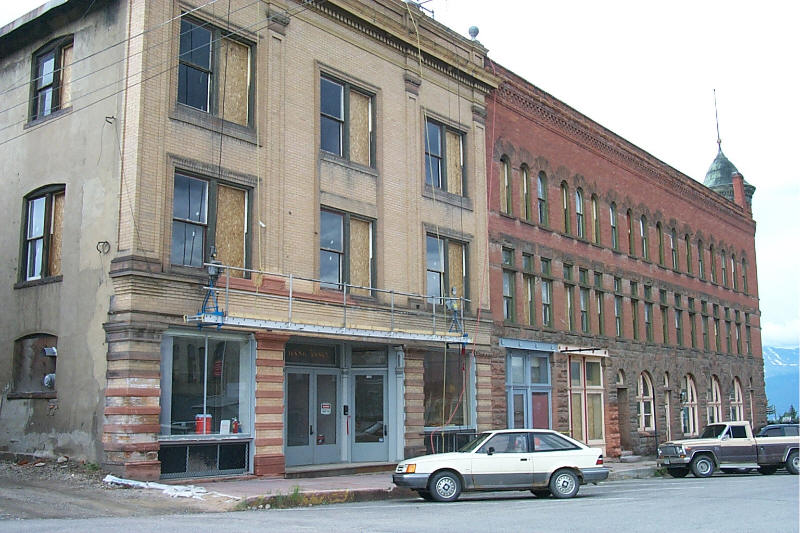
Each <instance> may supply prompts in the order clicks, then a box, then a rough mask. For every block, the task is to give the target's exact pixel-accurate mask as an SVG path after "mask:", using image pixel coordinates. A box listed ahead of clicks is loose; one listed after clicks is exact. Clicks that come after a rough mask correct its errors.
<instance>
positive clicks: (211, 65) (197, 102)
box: [178, 16, 252, 126]
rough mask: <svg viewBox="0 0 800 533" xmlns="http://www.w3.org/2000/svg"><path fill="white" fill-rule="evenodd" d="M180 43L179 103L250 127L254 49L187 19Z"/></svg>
mask: <svg viewBox="0 0 800 533" xmlns="http://www.w3.org/2000/svg"><path fill="white" fill-rule="evenodd" d="M179 42H180V50H179V53H178V103H181V104H184V105H186V106H189V107H193V108H195V109H199V110H200V111H205V112H207V113H212V114H215V115H217V116H220V117H222V118H223V119H225V120H228V121H230V122H235V123H237V124H241V125H243V126H247V125H249V124H250V111H251V105H250V100H251V91H250V85H251V80H252V72H251V65H252V63H251V51H252V50H251V48H252V46H251V45H249V44H247V43H245V42H241V41H238V40H234V39H232V38H230V37H229V36H227V32H224V31H223V30H220V29H219V28H216V27H214V26H212V25H210V24H208V23H206V22H201V21H199V20H195V19H192V18H189V17H186V16H184V17H183V18H182V19H181V25H180V39H179Z"/></svg>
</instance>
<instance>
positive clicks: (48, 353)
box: [9, 333, 58, 398]
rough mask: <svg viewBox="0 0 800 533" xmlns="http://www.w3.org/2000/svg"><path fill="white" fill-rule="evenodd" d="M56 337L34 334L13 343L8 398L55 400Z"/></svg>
mask: <svg viewBox="0 0 800 533" xmlns="http://www.w3.org/2000/svg"><path fill="white" fill-rule="evenodd" d="M57 353H58V337H55V336H53V335H49V334H47V333H36V334H33V335H28V336H26V337H22V338H21V339H17V340H16V341H14V356H13V365H14V366H13V369H12V383H13V387H12V388H11V390H10V391H9V398H12V397H14V398H41V397H45V398H55V397H56V359H57V358H56V354H57Z"/></svg>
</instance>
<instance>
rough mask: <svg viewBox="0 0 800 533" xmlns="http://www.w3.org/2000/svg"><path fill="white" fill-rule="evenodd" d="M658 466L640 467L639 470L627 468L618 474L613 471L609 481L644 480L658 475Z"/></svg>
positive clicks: (610, 473)
mask: <svg viewBox="0 0 800 533" xmlns="http://www.w3.org/2000/svg"><path fill="white" fill-rule="evenodd" d="M656 468H657V467H656V466H640V467H637V468H626V469H625V470H620V471H618V472H614V471H611V472H609V474H608V480H607V481H620V480H623V479H644V478H649V477H654V476H655V475H656Z"/></svg>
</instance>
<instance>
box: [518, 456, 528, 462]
mask: <svg viewBox="0 0 800 533" xmlns="http://www.w3.org/2000/svg"><path fill="white" fill-rule="evenodd" d="M527 460H528V458H527V457H522V458H521V459H520V461H527Z"/></svg>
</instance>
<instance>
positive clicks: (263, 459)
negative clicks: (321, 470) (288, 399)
mask: <svg viewBox="0 0 800 533" xmlns="http://www.w3.org/2000/svg"><path fill="white" fill-rule="evenodd" d="M288 340H289V336H288V335H281V334H275V333H268V332H258V333H256V350H257V351H256V391H255V397H256V421H255V457H254V459H253V472H254V473H255V474H256V475H258V476H283V475H284V473H285V471H286V459H285V456H284V453H283V409H284V398H283V381H284V372H283V369H284V361H283V353H284V348H285V347H286V342H287V341H288Z"/></svg>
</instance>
